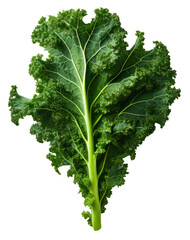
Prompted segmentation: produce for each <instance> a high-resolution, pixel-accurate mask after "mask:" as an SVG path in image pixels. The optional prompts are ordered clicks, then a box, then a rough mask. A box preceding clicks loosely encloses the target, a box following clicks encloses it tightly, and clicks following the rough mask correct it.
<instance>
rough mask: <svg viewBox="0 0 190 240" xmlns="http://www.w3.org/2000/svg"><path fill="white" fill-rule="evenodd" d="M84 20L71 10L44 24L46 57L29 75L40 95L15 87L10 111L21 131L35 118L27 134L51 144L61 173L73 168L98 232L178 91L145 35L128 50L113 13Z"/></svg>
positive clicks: (164, 55) (161, 54) (38, 39)
mask: <svg viewBox="0 0 190 240" xmlns="http://www.w3.org/2000/svg"><path fill="white" fill-rule="evenodd" d="M85 15H86V11H85V10H80V9H78V10H73V9H71V10H68V11H62V12H59V13H58V15H57V16H56V17H55V16H49V17H48V19H46V18H45V17H42V18H41V19H40V21H39V23H38V25H37V26H36V28H35V29H34V31H33V33H32V41H33V43H39V45H40V46H42V47H43V48H44V49H45V50H46V51H48V53H49V56H48V58H47V59H45V60H43V56H42V55H40V54H38V55H37V56H34V57H32V60H31V64H30V66H29V74H30V75H31V76H33V78H34V79H35V81H36V94H35V95H34V96H33V98H32V99H27V98H25V97H23V96H21V95H19V94H18V92H17V87H16V86H12V90H11V93H10V98H9V107H10V110H11V118H12V122H13V123H15V124H16V125H18V124H19V119H21V118H24V117H25V116H27V115H31V116H32V117H33V120H34V122H35V123H34V124H33V125H32V127H31V129H30V132H31V134H34V135H36V139H37V141H38V142H40V143H43V142H44V141H47V142H49V143H50V148H49V153H48V155H47V158H48V159H49V160H51V162H52V166H53V167H54V168H55V171H56V172H58V173H60V172H59V167H61V166H63V165H69V166H70V168H69V170H68V176H73V177H74V183H77V184H78V185H79V188H80V192H81V194H82V196H83V197H84V199H85V201H84V204H85V206H89V208H90V209H91V212H89V211H88V212H83V213H82V215H83V216H84V218H85V219H87V220H88V223H89V224H90V225H91V226H93V228H94V230H98V229H100V228H101V213H103V212H104V211H105V209H106V208H105V205H106V204H107V203H108V198H109V197H110V196H111V194H112V188H113V187H114V186H121V185H123V184H124V182H125V176H126V174H127V173H128V172H127V164H126V163H124V160H123V158H124V157H127V156H130V157H131V159H134V158H135V151H136V149H137V147H138V146H139V144H141V143H142V142H143V141H144V139H145V138H146V137H147V136H148V135H150V134H151V133H153V132H154V130H155V124H156V123H158V124H160V126H161V127H163V126H164V124H165V122H166V120H168V115H169V113H170V108H169V106H170V105H171V104H172V103H173V101H174V100H175V99H176V98H178V97H179V96H180V90H179V89H176V88H175V87H174V84H175V77H176V71H175V70H172V69H171V67H170V56H169V54H168V50H167V48H166V46H164V45H163V44H162V43H161V42H154V44H155V46H154V48H153V49H152V50H149V51H146V50H145V49H144V47H143V45H144V34H143V33H142V32H139V31H137V32H136V36H137V39H136V42H135V44H134V45H133V47H132V48H131V49H128V44H127V42H126V41H125V40H124V39H125V37H126V35H127V32H126V31H125V30H124V29H123V28H122V27H121V23H120V20H119V17H118V16H117V15H116V14H115V13H114V14H112V13H110V12H109V11H108V9H102V8H101V9H96V10H95V17H94V18H93V19H92V20H91V22H90V23H87V24H85V23H84V21H83V17H84V16H85Z"/></svg>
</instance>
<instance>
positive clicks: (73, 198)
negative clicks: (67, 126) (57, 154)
mask: <svg viewBox="0 0 190 240" xmlns="http://www.w3.org/2000/svg"><path fill="white" fill-rule="evenodd" d="M98 7H107V8H109V9H110V11H111V12H116V13H117V14H118V15H119V16H120V20H121V23H122V26H123V27H124V28H125V29H126V30H127V31H128V37H127V41H128V42H129V45H130V46H132V44H133V43H134V41H135V31H136V30H141V31H144V32H145V38H146V41H145V47H146V49H150V48H152V47H153V43H152V41H154V40H159V41H162V42H163V43H164V44H165V45H166V46H167V47H168V49H169V51H170V55H171V64H172V67H173V68H174V69H176V70H177V73H178V75H177V79H176V82H177V84H176V86H177V87H179V88H181V90H182V96H181V98H180V99H179V100H177V101H176V102H175V103H174V104H173V105H172V112H171V114H170V120H169V121H168V122H167V123H166V125H165V127H164V128H163V129H160V128H159V127H158V129H157V130H156V132H155V133H154V134H153V135H151V136H150V137H148V138H147V139H146V141H145V142H144V143H143V144H142V145H141V146H140V147H139V148H138V150H137V157H136V160H135V161H131V160H130V159H128V158H127V159H126V162H127V163H129V172H130V174H129V175H127V178H126V184H125V185H124V186H122V187H120V188H115V189H114V191H113V195H112V197H111V199H110V200H109V204H108V206H107V211H106V213H104V214H103V215H102V229H101V230H100V231H98V232H94V231H93V230H92V228H90V227H89V226H88V225H87V223H86V221H85V220H84V219H83V218H82V217H81V212H82V211H83V210H84V207H83V199H82V197H81V196H80V195H79V194H78V187H77V186H76V185H74V184H73V183H72V178H67V177H66V170H67V168H66V167H65V168H62V169H61V172H62V175H61V176H59V175H58V174H57V173H56V172H55V171H54V169H53V168H52V167H51V163H50V161H48V160H47V159H46V154H47V153H48V144H47V143H46V144H40V143H38V142H37V141H36V140H35V137H34V136H32V135H30V134H29V128H30V126H31V124H32V119H31V118H30V117H26V118H25V119H24V120H21V121H20V126H19V127H16V126H15V125H14V124H13V123H12V122H11V121H10V112H9V110H8V107H7V102H8V96H9V91H10V86H11V85H13V84H16V85H18V91H19V93H20V94H21V95H22V94H23V95H24V96H26V97H32V95H33V94H34V90H35V83H34V81H33V79H32V77H30V76H29V74H28V65H29V63H30V59H31V57H32V56H33V55H36V54H37V53H38V52H43V51H42V49H41V48H39V47H38V46H37V45H33V44H32V42H31V38H30V35H31V32H32V31H33V29H34V27H35V26H36V25H37V22H38V20H39V19H40V17H41V16H48V15H56V14H57V12H58V11H61V10H63V9H64V10H67V9H70V8H75V9H77V8H84V9H86V10H87V11H88V13H89V17H87V18H86V19H87V20H88V19H89V20H90V18H91V17H93V16H94V14H93V10H94V9H95V8H98ZM189 23H190V17H189V7H188V1H185V0H180V1H173V0H172V1H170V0H168V1H167V0H160V1H154V0H150V1H148V0H143V1H142V0H139V1H137V0H136V1H135V0H133V1H121V0H117V1H108V0H104V1H90V0H89V1H85V0H80V1H77V0H68V1H63V0H62V1H59V0H54V1H47V0H46V1H45V0H33V1H24V0H23V1H22V0H17V1H13V0H12V1H8V0H7V1H1V6H0V26H1V28H0V33H1V37H0V41H1V43H0V47H1V50H0V61H1V63H0V67H1V71H0V77H1V85H0V114H1V117H0V136H1V137H0V149H1V152H0V239H2V240H34V239H35V240H43V239H44V240H62V239H83V240H86V239H91V240H93V239H97V238H98V239H100V240H101V239H116V238H121V239H128V240H141V239H142V240H143V239H146V240H170V239H172V240H179V239H181V240H189V239H190V155H189V150H190V141H189V136H190V107H189V103H190V97H189V96H190V95H189V92H190V74H189V69H190V62H189V56H190V50H189V41H190V34H189Z"/></svg>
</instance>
